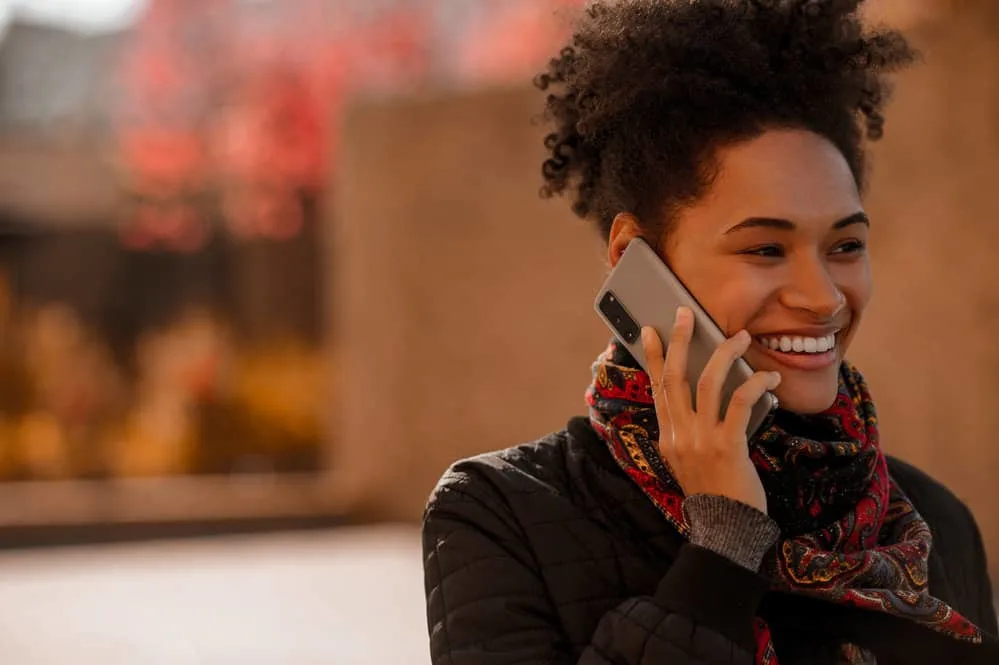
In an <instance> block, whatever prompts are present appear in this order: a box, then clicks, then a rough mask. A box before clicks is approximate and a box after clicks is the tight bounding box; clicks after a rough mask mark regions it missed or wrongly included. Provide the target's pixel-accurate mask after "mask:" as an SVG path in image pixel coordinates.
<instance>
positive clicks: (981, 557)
mask: <svg viewBox="0 0 999 665" xmlns="http://www.w3.org/2000/svg"><path fill="white" fill-rule="evenodd" d="M962 507H963V508H964V512H965V514H966V516H967V520H968V524H969V525H970V526H969V531H970V533H971V534H972V538H973V543H974V544H973V546H972V547H971V552H970V554H971V556H973V557H974V563H973V565H972V566H970V569H965V572H966V573H967V574H969V575H971V576H972V580H971V581H970V582H969V583H968V584H967V586H968V587H969V588H975V589H977V592H978V607H977V608H976V609H977V612H978V617H977V621H976V622H975V623H976V624H977V625H978V627H979V628H981V629H982V630H984V631H985V632H987V633H990V634H991V635H999V622H997V618H996V608H995V604H994V601H993V598H992V594H993V589H992V582H991V580H990V579H989V565H988V558H987V557H986V555H985V543H984V542H982V532H981V530H980V529H979V528H978V523H977V522H976V521H975V517H974V515H972V514H971V511H970V510H969V509H968V507H967V506H964V505H963V504H962ZM968 618H969V619H970V618H971V617H968Z"/></svg>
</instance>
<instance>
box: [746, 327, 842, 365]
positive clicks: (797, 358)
mask: <svg viewBox="0 0 999 665" xmlns="http://www.w3.org/2000/svg"><path fill="white" fill-rule="evenodd" d="M798 334H801V333H798ZM826 334H829V333H826ZM816 336H817V337H821V335H816ZM752 348H753V349H755V350H756V351H758V352H759V353H761V354H763V355H765V356H767V357H768V358H772V359H773V360H774V362H776V363H778V364H780V365H783V366H785V367H789V368H791V369H798V370H805V371H815V370H819V369H826V368H827V367H829V366H830V365H834V364H835V363H836V360H837V358H838V357H839V349H838V348H837V347H835V346H834V347H833V348H831V349H829V350H828V351H826V352H825V353H800V354H799V353H796V354H790V353H781V352H780V351H774V350H773V349H771V348H770V347H769V346H766V345H764V344H762V343H761V342H760V341H759V339H758V338H755V337H754V338H753V346H752Z"/></svg>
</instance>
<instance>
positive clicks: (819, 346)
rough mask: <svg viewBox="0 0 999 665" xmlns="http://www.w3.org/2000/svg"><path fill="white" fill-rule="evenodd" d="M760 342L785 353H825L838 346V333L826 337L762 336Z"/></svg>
mask: <svg viewBox="0 0 999 665" xmlns="http://www.w3.org/2000/svg"><path fill="white" fill-rule="evenodd" d="M758 340H759V342H760V343H761V344H763V345H765V346H767V347H769V348H770V349H771V350H773V351H782V352H784V353H791V352H794V353H825V352H826V351H829V350H830V349H832V348H833V347H835V346H836V333H830V334H829V335H826V336H825V337H798V336H788V335H779V336H776V337H760V338H758Z"/></svg>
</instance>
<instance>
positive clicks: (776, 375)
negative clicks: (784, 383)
mask: <svg viewBox="0 0 999 665" xmlns="http://www.w3.org/2000/svg"><path fill="white" fill-rule="evenodd" d="M780 381H781V375H780V372H770V390H773V389H774V388H776V387H777V386H779V385H780Z"/></svg>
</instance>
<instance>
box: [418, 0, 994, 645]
mask: <svg viewBox="0 0 999 665" xmlns="http://www.w3.org/2000/svg"><path fill="white" fill-rule="evenodd" d="M859 4H860V1H859V0H827V1H821V0H771V1H769V2H767V1H764V0H717V1H704V0H700V1H697V2H694V1H692V0H676V1H672V2H670V1H667V0H623V1H620V2H614V3H610V2H608V3H597V4H595V5H594V6H592V7H591V8H590V9H589V10H588V11H587V13H586V16H585V17H584V18H583V20H582V22H581V24H580V25H579V27H578V29H577V32H576V33H575V34H574V35H573V38H572V43H571V45H570V46H567V47H566V48H564V49H563V50H562V51H561V53H560V55H559V57H557V58H555V59H553V60H552V61H551V63H550V65H549V67H548V70H547V72H546V73H544V74H542V75H541V76H540V77H539V79H538V81H537V83H538V85H539V87H540V88H541V89H542V90H549V91H550V94H549V96H548V101H547V115H548V118H549V120H550V121H551V122H552V123H553V124H554V128H553V131H552V133H551V134H549V136H548V137H547V139H546V141H545V145H546V147H547V149H548V150H549V151H550V155H549V158H548V159H547V160H546V161H545V163H544V176H545V180H546V185H545V189H544V190H543V191H544V193H545V194H548V195H552V194H566V195H568V196H570V197H571V199H572V202H573V209H574V210H575V212H576V213H577V214H578V215H580V216H581V217H584V218H587V219H591V220H593V221H594V222H595V223H596V225H597V226H598V228H599V230H600V233H601V234H602V235H603V236H604V237H605V238H606V239H607V246H608V259H609V262H610V264H611V265H614V264H616V262H617V261H618V259H619V258H620V257H621V254H622V253H623V251H624V249H625V248H626V247H627V245H628V243H629V242H630V241H631V240H632V239H634V238H638V237H641V238H643V239H645V240H646V241H647V242H649V243H650V245H652V246H653V247H656V248H658V249H659V252H660V254H661V255H662V257H663V259H664V260H665V261H666V262H667V263H668V264H669V265H670V266H671V267H672V268H673V269H674V271H675V272H676V273H677V275H678V276H679V277H680V279H681V280H682V281H683V282H684V283H685V284H686V286H687V287H688V288H689V289H690V291H691V292H692V293H693V294H694V296H695V297H696V298H697V299H698V301H699V302H700V303H701V304H702V305H703V306H704V307H705V309H706V310H707V311H708V312H709V313H710V314H711V316H712V318H714V319H715V321H716V322H717V323H718V324H719V326H721V327H722V329H723V330H724V331H725V332H726V334H727V336H729V339H728V340H727V341H726V342H725V343H724V344H722V345H721V346H720V347H719V349H718V350H717V352H716V353H715V355H714V356H713V358H712V360H711V361H710V363H709V364H708V366H707V368H706V369H705V371H704V373H703V375H702V376H701V377H700V379H699V381H697V384H696V386H695V387H694V391H695V392H696V396H697V399H696V403H697V404H698V405H699V408H698V409H695V408H694V407H693V406H692V399H691V386H689V385H688V384H687V381H686V379H685V376H686V371H685V370H686V357H685V356H686V349H687V344H688V342H689V340H690V338H691V334H692V326H693V322H692V317H691V313H690V312H689V311H684V310H681V311H678V312H677V316H676V324H675V327H674V329H673V331H672V334H671V337H670V339H669V340H668V342H669V343H668V345H667V349H668V350H667V351H666V352H665V354H664V353H663V345H662V344H661V341H660V340H659V339H658V337H657V336H656V335H655V334H654V333H651V331H650V330H645V331H643V343H644V345H645V351H646V354H647V356H648V358H649V360H650V367H651V370H650V372H649V374H646V373H645V372H643V371H642V370H640V369H639V368H638V365H637V363H636V362H635V361H634V359H633V358H631V357H630V356H629V355H628V354H627V353H626V352H625V351H624V350H623V349H622V347H620V346H619V345H617V344H614V343H612V344H611V345H610V347H609V348H608V349H607V350H606V351H605V352H604V353H603V354H601V355H600V356H599V357H598V359H597V361H596V363H595V364H594V372H593V374H594V380H593V384H592V385H591V386H590V388H589V390H588V391H587V394H586V396H587V404H588V406H589V417H588V418H575V419H573V420H571V421H570V422H569V424H568V426H567V428H566V429H565V430H563V431H561V432H557V433H554V434H551V435H549V436H547V437H544V438H542V439H540V440H538V441H536V442H534V443H531V444H528V445H523V446H518V447H516V448H512V449H509V450H505V451H502V452H497V453H492V454H488V455H483V456H480V457H477V458H473V459H470V460H465V461H462V462H459V463H457V464H455V465H454V466H453V467H452V468H451V469H450V470H449V471H448V472H447V473H446V474H445V475H444V477H443V478H442V479H441V481H440V483H439V485H438V487H437V489H436V490H435V492H434V494H433V495H432V497H431V499H430V502H429V504H428V507H427V511H426V515H425V519H424V552H425V572H426V589H427V605H428V617H429V628H430V638H431V651H432V654H433V661H434V662H435V663H448V664H454V665H466V664H467V665H485V664H500V663H504V664H505V663H510V664H512V663H565V664H569V663H620V664H627V665H639V664H643V665H644V664H649V665H651V664H653V663H655V664H658V665H689V664H695V663H697V664H704V665H714V664H721V663H747V664H749V663H761V664H773V663H778V662H779V663H781V665H786V664H796V663H809V664H812V663H816V664H822V663H849V664H857V663H865V664H870V663H878V665H890V664H893V663H898V664H901V663H905V664H911V663H934V664H936V663H997V662H999V647H997V642H996V640H995V638H994V637H993V635H994V634H995V633H996V632H997V626H996V616H995V612H994V610H993V606H992V600H991V588H990V584H989V579H988V576H987V572H986V561H985V555H984V551H983V547H982V542H981V538H980V536H979V532H978V528H977V526H976V524H975V522H974V519H973V518H972V516H971V514H970V513H969V511H968V509H967V508H966V507H965V506H964V505H963V504H962V503H961V502H960V501H959V500H958V499H957V498H955V497H954V495H953V494H951V493H950V492H949V491H948V490H946V489H945V488H943V487H942V486H940V485H939V484H937V483H936V482H934V481H933V480H932V479H930V478H929V477H928V476H926V475H924V474H923V473H921V472H920V471H918V470H916V469H914V468H912V467H911V466H908V465H906V464H904V463H903V462H901V461H898V460H895V459H891V458H888V457H886V456H885V455H884V454H883V453H882V452H881V449H880V445H879V441H878V433H877V419H876V417H875V412H874V404H873V402H872V400H871V397H870V395H869V393H868V391H867V388H866V386H865V383H864V380H863V377H862V375H861V374H860V373H859V372H858V371H857V370H856V369H855V368H854V367H852V366H851V365H850V364H848V363H846V362H845V361H844V354H845V352H846V350H847V348H848V347H849V345H850V341H851V340H852V339H853V337H854V335H855V334H856V332H857V329H858V327H859V324H860V321H861V317H862V315H863V313H864V309H865V307H866V305H867V302H868V300H869V298H870V295H871V274H870V269H869V264H868V256H867V252H866V243H867V235H868V226H869V224H870V223H876V221H874V222H871V221H869V220H868V219H867V217H866V215H865V214H864V210H863V206H862V204H861V196H860V193H861V192H862V190H863V184H864V172H865V170H864V151H863V147H864V140H865V139H877V138H878V137H879V136H880V135H881V132H882V127H883V123H884V119H883V116H882V109H883V107H884V103H885V98H886V92H887V84H886V81H885V79H884V74H885V72H889V71H892V70H895V69H897V68H900V67H902V66H904V65H907V64H909V63H910V62H912V61H913V60H914V59H915V54H914V52H913V51H912V49H911V48H910V47H909V45H908V44H907V42H906V41H905V39H904V38H903V37H902V36H901V35H899V34H897V33H896V32H893V31H876V32H869V31H865V29H864V28H863V26H862V25H861V23H860V19H859V17H858V14H857V10H858V5H859ZM650 333H651V334H650ZM739 356H744V357H745V359H746V360H747V361H748V362H749V364H750V365H751V366H752V367H754V368H755V369H756V370H758V371H757V372H756V373H755V374H754V375H753V376H752V377H751V378H750V379H749V380H748V381H746V382H745V384H744V385H743V386H742V387H741V388H740V389H739V391H738V393H737V394H736V395H735V397H734V398H733V402H732V406H731V407H730V408H729V409H728V411H727V413H726V414H725V417H724V419H719V417H718V416H717V413H718V408H717V404H718V400H719V391H720V384H721V380H722V379H723V378H724V377H725V376H726V374H727V372H728V369H729V367H730V366H731V364H732V363H733V362H734V360H735V359H736V358H737V357H739ZM768 390H770V391H773V392H774V393H775V394H776V396H777V397H778V399H779V400H780V403H781V406H782V408H781V409H780V410H779V411H778V412H777V414H776V417H775V418H774V421H773V423H772V424H771V425H768V426H767V428H766V429H765V430H764V431H763V432H761V433H760V434H759V435H757V436H755V437H754V438H753V439H752V440H751V441H747V440H746V436H745V433H744V431H745V423H746V421H747V419H748V412H749V408H750V406H751V405H752V404H754V403H755V402H756V401H757V400H758V399H759V398H760V396H762V394H763V393H764V392H765V391H768Z"/></svg>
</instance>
